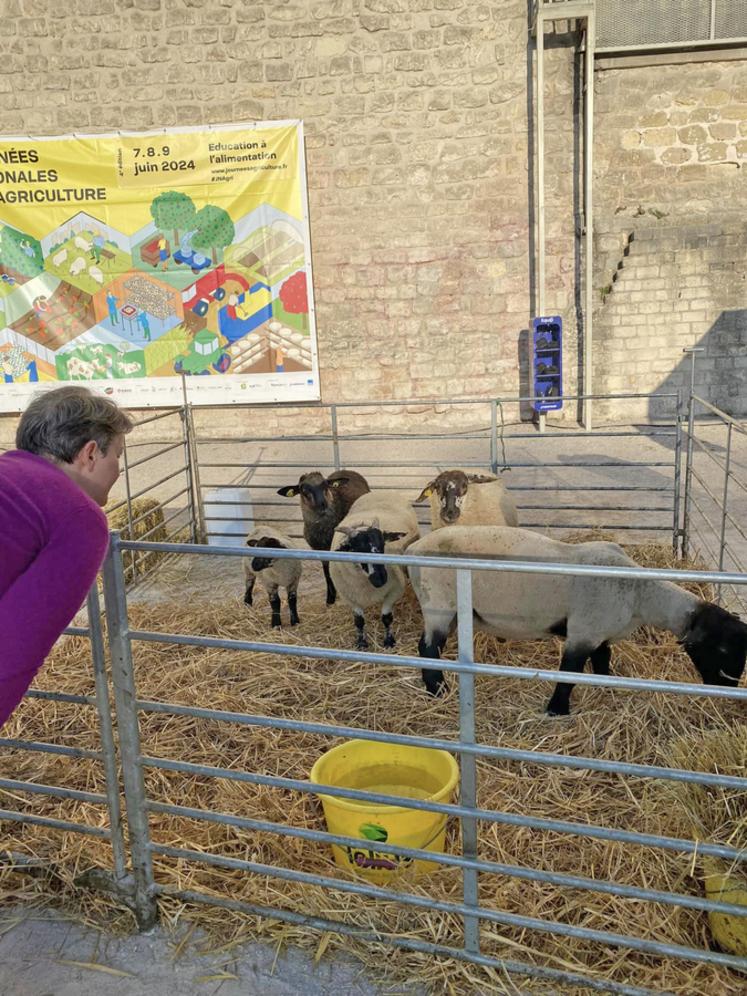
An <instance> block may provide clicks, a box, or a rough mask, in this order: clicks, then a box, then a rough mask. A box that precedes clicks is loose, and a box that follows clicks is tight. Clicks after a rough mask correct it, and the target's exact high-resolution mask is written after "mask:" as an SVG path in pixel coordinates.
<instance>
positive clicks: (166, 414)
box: [132, 408, 179, 428]
mask: <svg viewBox="0 0 747 996" xmlns="http://www.w3.org/2000/svg"><path fill="white" fill-rule="evenodd" d="M178 412H179V409H178V408H169V409H168V411H163V412H156V414H155V415H146V416H144V417H143V418H139V419H137V420H136V421H134V422H133V423H132V424H133V426H134V427H135V428H137V427H138V426H140V425H147V424H148V423H149V422H158V421H159V420H160V419H162V418H168V417H169V416H170V415H176V414H178Z"/></svg>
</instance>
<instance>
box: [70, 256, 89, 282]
mask: <svg viewBox="0 0 747 996" xmlns="http://www.w3.org/2000/svg"><path fill="white" fill-rule="evenodd" d="M85 268H86V261H85V259H83V257H82V256H76V257H75V259H74V260H73V261H72V263H71V264H70V273H71V275H72V276H73V277H77V276H78V274H79V273H82V272H83V271H84V270H85Z"/></svg>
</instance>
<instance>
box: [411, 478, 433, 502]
mask: <svg viewBox="0 0 747 996" xmlns="http://www.w3.org/2000/svg"><path fill="white" fill-rule="evenodd" d="M435 483H436V482H435V481H431V482H430V483H429V484H426V486H425V487H424V488H423V490H422V491H421V492H420V494H419V495H418V497H417V498H416V499H415V501H425V499H426V498H430V496H431V495H432V494H433V486H434V484H435Z"/></svg>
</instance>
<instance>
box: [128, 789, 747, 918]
mask: <svg viewBox="0 0 747 996" xmlns="http://www.w3.org/2000/svg"><path fill="white" fill-rule="evenodd" d="M148 809H149V811H150V812H152V813H164V814H166V815H169V816H181V817H183V818H184V819H189V820H203V821H205V822H207V823H216V824H219V825H221V826H229V827H236V828H237V829H240V830H252V831H255V832H257V833H270V834H275V835H277V836H280V837H292V838H294V839H295V840H308V841H311V842H313V843H318V844H337V845H339V846H340V847H360V843H361V839H360V837H344V836H341V835H340V834H334V833H328V832H326V831H324V830H309V829H307V828H305V827H295V826H291V825H289V824H286V823H272V822H269V821H267V820H255V819H250V818H249V817H247V816H234V815H233V814H231V813H219V812H215V811H213V810H208V809H194V808H192V807H190V806H180V805H175V804H172V803H165V802H153V801H150V802H148ZM386 848H387V854H389V853H391V854H397V855H399V856H401V857H403V858H412V859H413V860H418V859H420V860H424V861H432V862H434V863H435V864H439V865H444V866H446V867H449V868H463V869H474V870H475V871H479V872H486V873H488V874H491V875H506V876H508V877H510V878H516V879H519V880H520V881H524V882H542V883H547V884H549V885H557V886H559V887H560V888H567V889H585V890H587V891H589V892H600V893H604V894H605V895H610V896H621V897H623V898H625V899H637V900H641V901H646V902H657V903H662V904H664V905H666V906H676V907H680V906H682V907H684V908H687V909H694V910H699V911H702V912H715V913H726V914H728V915H730V916H732V915H733V916H740V917H747V906H745V905H743V904H737V903H724V902H714V901H713V900H709V899H699V898H698V897H697V896H685V895H682V894H681V893H678V892H662V891H661V890H659V889H645V888H643V889H642V888H639V887H638V886H635V885H621V884H618V883H617V882H610V881H607V880H605V879H597V878H586V877H584V876H580V875H568V874H566V873H564V872H550V871H541V870H540V869H537V868H523V867H521V866H520V865H508V864H504V863H502V862H497V861H481V860H479V859H477V858H466V857H463V856H462V855H459V854H449V853H448V852H439V851H424V850H421V849H420V848H414V847H403V846H401V845H399V844H391V843H389V842H387V845H386Z"/></svg>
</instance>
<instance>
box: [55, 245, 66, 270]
mask: <svg viewBox="0 0 747 996" xmlns="http://www.w3.org/2000/svg"><path fill="white" fill-rule="evenodd" d="M66 259H67V249H60V251H59V252H56V253H55V254H54V256H53V257H52V262H53V263H54V265H55V266H62V264H63V263H64V262H65V260H66Z"/></svg>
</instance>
